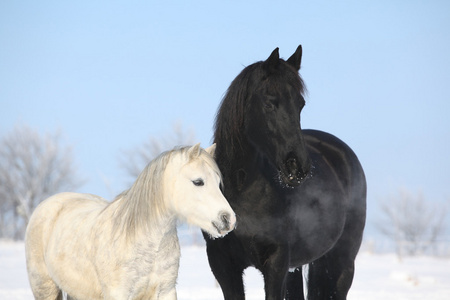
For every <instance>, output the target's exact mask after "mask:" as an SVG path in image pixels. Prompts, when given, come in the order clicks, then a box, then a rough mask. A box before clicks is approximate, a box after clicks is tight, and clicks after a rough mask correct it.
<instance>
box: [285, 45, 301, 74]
mask: <svg viewBox="0 0 450 300" xmlns="http://www.w3.org/2000/svg"><path fill="white" fill-rule="evenodd" d="M302 52H303V50H302V45H300V46H298V47H297V50H295V53H294V54H292V56H291V57H289V59H288V60H287V63H288V64H290V65H291V66H293V67H294V68H295V69H296V70H297V71H298V70H300V64H301V63H302Z"/></svg>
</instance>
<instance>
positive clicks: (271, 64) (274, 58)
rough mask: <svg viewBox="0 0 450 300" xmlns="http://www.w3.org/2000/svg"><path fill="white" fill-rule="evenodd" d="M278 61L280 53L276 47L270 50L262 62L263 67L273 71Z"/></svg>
mask: <svg viewBox="0 0 450 300" xmlns="http://www.w3.org/2000/svg"><path fill="white" fill-rule="evenodd" d="M279 63H280V53H279V52H278V48H275V50H273V51H272V53H271V54H270V56H269V58H268V59H267V60H266V61H265V62H264V63H263V67H264V68H265V69H266V70H268V71H273V70H275V69H276V67H277V66H278V64H279Z"/></svg>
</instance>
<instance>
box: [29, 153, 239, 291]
mask: <svg viewBox="0 0 450 300" xmlns="http://www.w3.org/2000/svg"><path fill="white" fill-rule="evenodd" d="M214 150H215V145H213V146H211V147H209V148H208V149H206V150H203V149H202V148H200V146H199V144H198V145H195V146H193V147H185V148H179V149H174V150H172V151H170V152H165V153H163V154H161V155H160V156H159V157H157V158H156V159H155V160H153V161H152V162H151V163H150V164H149V165H148V166H147V167H146V168H145V169H144V171H142V173H141V174H140V175H139V176H138V178H137V180H136V182H135V183H134V184H133V186H132V187H131V188H130V189H129V190H127V191H125V192H123V193H122V194H120V195H119V196H117V198H116V199H115V200H114V201H113V202H107V201H106V200H104V199H102V198H101V197H99V196H95V195H90V194H78V193H61V194H57V195H54V196H52V197H50V198H48V199H47V200H45V201H44V202H42V203H41V204H40V205H39V206H38V207H37V208H36V210H35V211H34V213H33V215H32V217H31V219H30V223H29V225H28V228H27V232H26V237H25V248H26V259H27V270H28V277H29V280H30V283H31V288H32V290H33V294H34V297H35V298H36V299H62V291H64V292H66V293H67V294H68V295H69V296H70V297H71V298H75V299H176V297H177V296H176V290H175V284H176V279H177V276H178V265H179V259H180V246H179V243H178V237H177V231H176V223H177V220H178V219H182V220H184V221H187V222H188V223H190V224H193V225H196V226H199V227H200V228H202V229H203V230H204V231H206V232H207V233H209V234H210V235H211V237H213V238H217V237H222V236H224V235H226V234H227V233H228V232H229V231H231V230H233V228H234V226H235V222H236V217H235V214H234V212H233V210H232V209H231V207H230V205H229V204H228V202H227V200H226V199H225V198H224V196H223V195H222V193H221V191H220V184H221V180H222V179H221V175H220V171H219V168H218V167H217V165H216V162H215V161H214V158H213V155H214Z"/></svg>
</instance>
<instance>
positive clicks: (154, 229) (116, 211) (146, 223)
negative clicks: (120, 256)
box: [107, 191, 177, 240]
mask: <svg viewBox="0 0 450 300" xmlns="http://www.w3.org/2000/svg"><path fill="white" fill-rule="evenodd" d="M129 192H130V191H127V192H124V193H122V194H121V195H119V196H118V197H117V198H116V200H114V202H112V203H111V204H110V205H109V206H108V208H107V209H108V211H109V212H110V213H109V214H110V215H111V221H112V223H113V227H112V228H113V232H112V236H115V237H117V236H123V237H126V238H127V239H135V240H137V239H141V238H145V237H146V236H147V237H149V238H152V239H159V238H162V237H164V236H165V235H167V234H168V233H170V232H172V231H175V232H176V222H177V219H176V216H175V214H173V213H170V212H169V211H163V212H161V211H158V212H156V211H153V209H155V208H154V207H153V205H152V203H151V201H146V202H147V203H145V205H144V204H142V203H140V202H139V199H136V198H134V197H130V196H131V195H129ZM140 200H141V201H142V199H140Z"/></svg>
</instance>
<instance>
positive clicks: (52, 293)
mask: <svg viewBox="0 0 450 300" xmlns="http://www.w3.org/2000/svg"><path fill="white" fill-rule="evenodd" d="M30 286H31V290H32V291H33V295H34V298H35V299H36V300H53V299H57V300H62V299H63V295H62V291H61V290H60V289H59V288H58V286H57V285H56V283H55V282H54V281H53V280H52V279H51V278H50V276H46V275H44V276H42V275H37V274H33V275H32V276H30Z"/></svg>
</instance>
